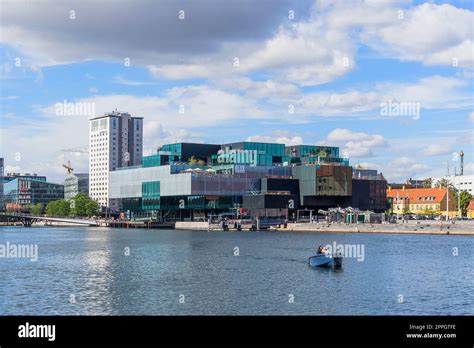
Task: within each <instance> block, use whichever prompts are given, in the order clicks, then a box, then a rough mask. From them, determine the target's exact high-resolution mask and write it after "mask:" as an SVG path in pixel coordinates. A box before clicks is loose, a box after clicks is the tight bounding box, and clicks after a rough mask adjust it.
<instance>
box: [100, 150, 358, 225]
mask: <svg viewBox="0 0 474 348" xmlns="http://www.w3.org/2000/svg"><path fill="white" fill-rule="evenodd" d="M109 190H110V199H111V200H112V202H113V204H112V206H113V207H114V209H113V210H114V211H115V212H127V213H129V214H130V216H131V217H136V218H137V217H141V216H149V217H154V218H156V219H158V220H166V219H168V220H183V219H190V220H195V219H207V218H208V216H209V215H215V214H221V213H226V212H230V211H236V209H239V210H240V211H243V212H244V213H245V212H246V211H251V212H258V214H260V213H261V212H264V214H269V210H270V211H271V210H272V209H273V212H274V213H275V212H276V213H275V214H281V213H282V210H285V214H286V215H287V216H288V214H289V213H291V212H294V211H296V210H297V209H305V208H306V209H316V210H317V209H324V208H328V207H334V206H341V207H344V206H348V205H350V204H351V202H353V200H352V197H351V196H352V167H350V166H349V160H348V159H347V158H343V157H340V155H339V148H337V147H329V146H315V145H298V146H287V147H285V145H284V144H276V143H262V142H246V141H244V142H237V143H228V144H222V145H216V144H194V143H175V144H168V145H163V146H162V147H160V148H159V149H158V150H157V153H156V154H154V155H151V156H144V157H143V160H142V165H141V166H135V167H124V168H118V169H117V170H114V171H111V172H110V181H109ZM246 205H248V206H246ZM267 205H268V206H267ZM267 208H269V209H267ZM289 211H290V212H289ZM290 215H291V214H290Z"/></svg>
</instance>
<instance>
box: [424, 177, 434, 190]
mask: <svg viewBox="0 0 474 348" xmlns="http://www.w3.org/2000/svg"><path fill="white" fill-rule="evenodd" d="M432 183H433V180H431V178H428V179H425V180H423V188H431V185H432Z"/></svg>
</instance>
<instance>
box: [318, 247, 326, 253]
mask: <svg viewBox="0 0 474 348" xmlns="http://www.w3.org/2000/svg"><path fill="white" fill-rule="evenodd" d="M327 251H328V249H327V248H326V247H323V246H322V245H320V246H319V248H318V254H325V253H326V252H327Z"/></svg>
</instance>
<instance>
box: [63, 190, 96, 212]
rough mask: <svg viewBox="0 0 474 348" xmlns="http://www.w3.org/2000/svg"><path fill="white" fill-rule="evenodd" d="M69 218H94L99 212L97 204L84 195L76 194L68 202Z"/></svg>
mask: <svg viewBox="0 0 474 348" xmlns="http://www.w3.org/2000/svg"><path fill="white" fill-rule="evenodd" d="M69 206H70V208H71V209H70V212H69V215H70V216H94V215H97V213H98V211H99V204H98V203H97V202H96V201H94V200H93V199H91V198H89V197H88V196H87V195H85V194H84V193H78V194H77V195H76V196H75V197H74V198H72V199H71V200H70V201H69Z"/></svg>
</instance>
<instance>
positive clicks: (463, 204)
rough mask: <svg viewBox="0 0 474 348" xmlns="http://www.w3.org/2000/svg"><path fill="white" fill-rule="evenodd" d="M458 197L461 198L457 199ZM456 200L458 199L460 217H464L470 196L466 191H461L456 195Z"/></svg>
mask: <svg viewBox="0 0 474 348" xmlns="http://www.w3.org/2000/svg"><path fill="white" fill-rule="evenodd" d="M458 195H460V196H461V197H460V198H459V196H458ZM457 199H460V206H461V212H462V215H464V216H465V215H466V214H467V206H468V205H469V202H470V201H471V199H472V195H471V194H470V193H469V192H467V191H461V193H458V194H457V195H456V200H457Z"/></svg>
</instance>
